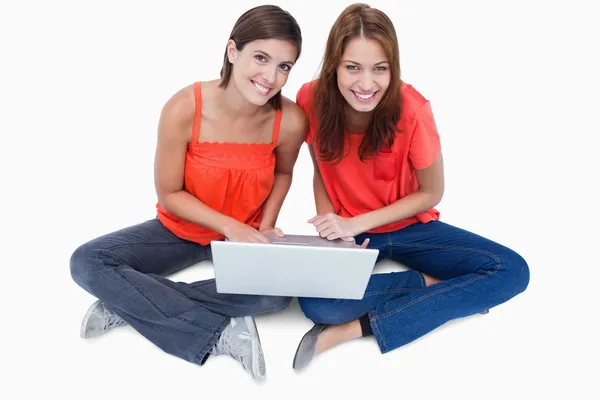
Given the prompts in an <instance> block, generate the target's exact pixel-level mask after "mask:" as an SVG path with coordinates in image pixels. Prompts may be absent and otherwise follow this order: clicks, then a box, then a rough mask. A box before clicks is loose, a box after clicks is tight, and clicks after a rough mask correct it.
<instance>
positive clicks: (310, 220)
mask: <svg viewBox="0 0 600 400" xmlns="http://www.w3.org/2000/svg"><path fill="white" fill-rule="evenodd" d="M319 217H320V215H315V216H314V217H312V218H311V219H309V220H308V221H306V222H308V223H309V224H312V223H313V221H314V220H315V219H317V218H319Z"/></svg>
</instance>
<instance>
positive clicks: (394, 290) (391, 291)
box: [363, 288, 422, 297]
mask: <svg viewBox="0 0 600 400" xmlns="http://www.w3.org/2000/svg"><path fill="white" fill-rule="evenodd" d="M419 290H422V288H419V289H412V288H398V289H389V290H378V291H376V292H369V293H365V295H364V296H363V297H368V296H372V295H376V294H386V293H397V292H417V291H419Z"/></svg>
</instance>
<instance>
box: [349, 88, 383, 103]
mask: <svg viewBox="0 0 600 400" xmlns="http://www.w3.org/2000/svg"><path fill="white" fill-rule="evenodd" d="M352 93H354V97H356V98H357V99H358V100H359V101H369V100H371V99H373V98H374V97H375V94H376V93H377V92H376V91H375V92H368V93H359V92H355V91H354V90H352Z"/></svg>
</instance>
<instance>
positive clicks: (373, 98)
mask: <svg viewBox="0 0 600 400" xmlns="http://www.w3.org/2000/svg"><path fill="white" fill-rule="evenodd" d="M337 84H338V89H339V90H340V93H341V94H342V96H343V97H344V99H346V101H347V102H348V105H350V107H352V108H353V109H354V110H356V111H358V112H370V111H373V110H374V109H375V107H377V105H378V104H379V102H380V101H381V99H382V98H383V96H384V94H385V92H386V90H387V89H388V87H389V86H390V64H389V60H388V58H387V56H386V55H385V53H384V51H383V48H382V47H381V45H380V44H379V43H378V42H376V41H375V40H371V39H366V38H363V37H358V38H355V39H352V40H351V41H350V42H349V43H348V45H347V46H346V48H345V49H344V53H343V54H342V59H341V62H340V63H339V65H338V67H337Z"/></svg>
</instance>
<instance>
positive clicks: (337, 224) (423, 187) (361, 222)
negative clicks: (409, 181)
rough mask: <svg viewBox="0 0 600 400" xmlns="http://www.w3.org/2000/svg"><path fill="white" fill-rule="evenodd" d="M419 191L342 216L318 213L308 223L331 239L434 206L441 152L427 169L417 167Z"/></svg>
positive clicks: (441, 177)
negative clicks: (350, 215) (375, 206)
mask: <svg viewBox="0 0 600 400" xmlns="http://www.w3.org/2000/svg"><path fill="white" fill-rule="evenodd" d="M416 175H417V180H418V181H419V190H417V191H416V192H414V193H411V194H409V195H408V196H406V197H403V198H401V199H400V200H398V201H396V202H394V203H392V204H390V205H388V206H386V207H383V208H380V209H378V210H373V211H370V212H368V213H365V214H361V215H357V216H356V217H352V218H342V217H339V216H338V215H335V214H334V213H331V212H330V213H327V214H325V215H322V214H319V215H318V216H317V217H315V218H313V219H311V220H310V221H309V222H310V223H312V224H314V225H315V227H316V228H317V231H318V232H319V234H320V235H321V236H322V237H327V238H328V239H330V240H333V239H337V238H350V237H353V236H356V235H359V234H361V233H363V232H366V231H368V230H370V229H373V228H377V227H379V226H382V225H387V224H390V223H392V222H395V221H400V220H403V219H406V218H410V217H413V216H415V215H417V214H420V213H422V212H425V211H427V210H429V209H430V208H432V207H434V206H435V205H436V204H438V203H439V202H440V200H441V199H442V195H443V193H444V167H443V161H442V155H441V154H440V155H439V156H438V158H437V159H436V160H435V161H434V162H433V164H431V165H430V166H429V167H427V168H423V169H417V170H416Z"/></svg>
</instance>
